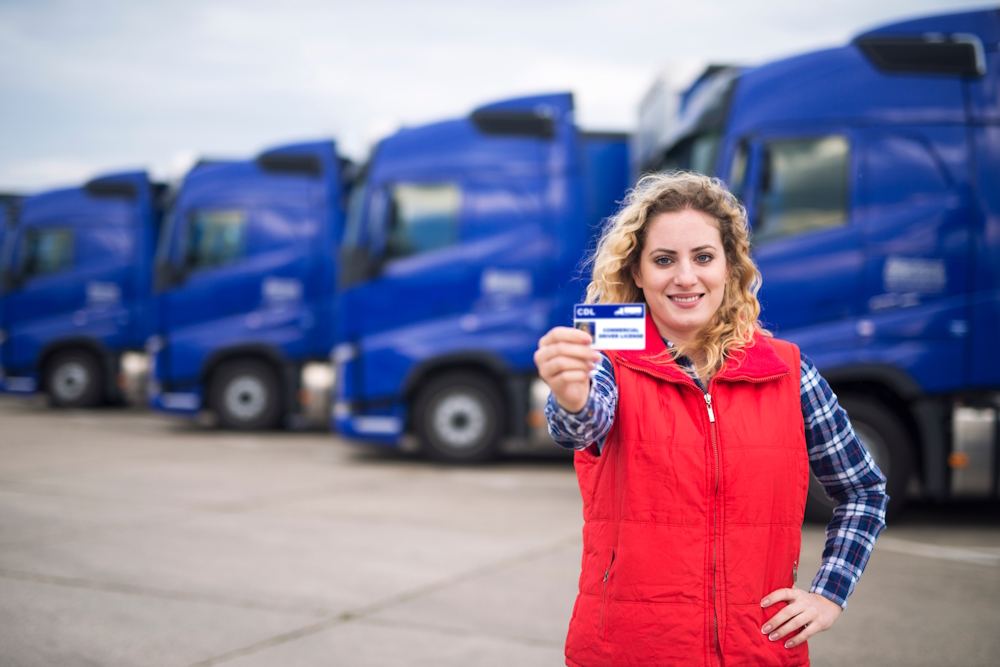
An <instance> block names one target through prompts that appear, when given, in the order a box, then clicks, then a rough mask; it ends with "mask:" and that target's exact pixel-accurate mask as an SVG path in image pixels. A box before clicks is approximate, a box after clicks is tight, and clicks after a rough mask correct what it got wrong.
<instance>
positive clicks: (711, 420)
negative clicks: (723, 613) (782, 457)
mask: <svg viewBox="0 0 1000 667" xmlns="http://www.w3.org/2000/svg"><path fill="white" fill-rule="evenodd" d="M709 388H711V382H709ZM704 395H705V407H707V408H708V432H709V435H710V437H711V439H712V454H713V456H714V457H715V489H714V490H713V492H712V495H713V500H714V502H713V503H712V641H713V642H714V645H715V663H716V664H718V665H721V664H722V645H721V643H720V642H719V610H718V606H717V605H716V598H717V596H718V592H717V591H716V588H715V580H716V578H717V577H716V570H717V567H718V565H717V549H718V546H717V545H718V539H717V535H716V533H717V522H718V512H719V510H718V500H719V446H718V443H717V442H716V438H715V411H714V410H712V394H711V393H709V392H708V391H706V392H705V394H704Z"/></svg>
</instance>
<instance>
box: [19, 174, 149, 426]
mask: <svg viewBox="0 0 1000 667" xmlns="http://www.w3.org/2000/svg"><path fill="white" fill-rule="evenodd" d="M163 193H164V186H162V185H158V184H155V183H152V182H151V181H150V180H149V178H148V177H147V175H146V174H145V173H144V172H131V173H120V174H113V175H108V176H104V177H100V178H96V179H93V180H91V181H89V182H88V183H86V184H85V185H83V186H81V187H76V188H67V189H61V190H53V191H49V192H43V193H41V194H37V195H34V196H31V197H27V198H25V199H24V200H22V201H20V202H19V203H18V206H17V210H16V224H15V225H14V226H12V227H10V228H9V229H8V232H7V234H6V237H7V238H6V242H5V243H4V250H3V257H2V261H0V288H2V289H0V291H2V300H0V390H3V391H5V392H11V393H16V394H33V393H35V392H36V391H39V390H41V391H45V392H47V393H48V395H49V398H50V400H51V402H52V403H53V404H55V405H57V406H66V407H92V406H96V405H100V404H102V403H104V402H107V401H111V402H114V401H117V400H120V399H121V392H120V391H119V384H118V379H119V376H120V374H121V372H122V370H123V368H124V366H125V365H127V364H128V361H129V359H130V357H129V355H130V354H131V355H132V358H138V359H141V358H142V357H141V351H142V349H143V345H144V343H145V341H146V339H147V338H148V337H149V335H150V334H151V333H152V332H153V329H152V322H153V314H154V305H153V301H152V292H151V289H150V287H151V280H152V271H151V267H152V262H153V256H154V252H155V247H156V237H157V234H158V231H159V227H160V220H161V218H162V216H161V208H160V202H161V200H162V195H163ZM5 210H7V211H8V212H9V211H11V209H10V208H7V207H5Z"/></svg>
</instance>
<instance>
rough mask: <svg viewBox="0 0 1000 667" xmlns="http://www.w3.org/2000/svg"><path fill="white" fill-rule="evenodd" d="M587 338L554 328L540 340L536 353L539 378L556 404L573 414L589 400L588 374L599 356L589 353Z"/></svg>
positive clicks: (565, 328) (576, 330)
mask: <svg viewBox="0 0 1000 667" xmlns="http://www.w3.org/2000/svg"><path fill="white" fill-rule="evenodd" d="M591 342H592V341H591V338H590V334H588V333H586V332H585V331H581V330H579V329H570V328H569V327H556V328H554V329H552V330H551V331H549V332H548V333H547V334H545V335H544V336H542V338H541V340H539V341H538V350H536V351H535V365H536V366H538V374H539V375H541V377H542V379H543V380H545V384H547V385H549V389H551V390H552V395H553V396H555V399H556V402H558V403H559V405H561V406H562V407H563V408H564V409H566V410H569V411H570V412H573V413H576V412H579V411H580V410H583V408H584V406H586V405H587V398H588V397H589V396H590V371H592V370H593V369H594V365H595V364H596V362H598V361H600V359H601V354H600V352H597V351H595V350H592V349H590V344H591Z"/></svg>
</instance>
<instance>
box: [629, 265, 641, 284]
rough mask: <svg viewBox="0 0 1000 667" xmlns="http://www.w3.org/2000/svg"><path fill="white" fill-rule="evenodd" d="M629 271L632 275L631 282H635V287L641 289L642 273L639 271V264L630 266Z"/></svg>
mask: <svg viewBox="0 0 1000 667" xmlns="http://www.w3.org/2000/svg"><path fill="white" fill-rule="evenodd" d="M629 271H630V272H631V273H632V280H634V281H635V286H636V287H638V288H639V289H642V271H640V270H639V262H636V263H635V264H633V265H632V266H630V267H629Z"/></svg>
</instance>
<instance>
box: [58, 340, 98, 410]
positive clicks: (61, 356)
mask: <svg viewBox="0 0 1000 667" xmlns="http://www.w3.org/2000/svg"><path fill="white" fill-rule="evenodd" d="M44 383H45V389H46V391H48V393H49V401H50V402H51V403H52V405H53V406H55V407H58V408H92V407H94V406H96V405H100V404H101V403H102V402H103V400H104V389H103V384H102V383H103V376H102V374H101V365H100V363H99V362H98V360H97V358H96V357H94V355H93V354H91V353H90V352H86V351H84V350H67V351H65V352H59V353H57V354H56V355H55V356H54V357H52V359H51V360H49V362H48V363H46V364H45V376H44Z"/></svg>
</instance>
